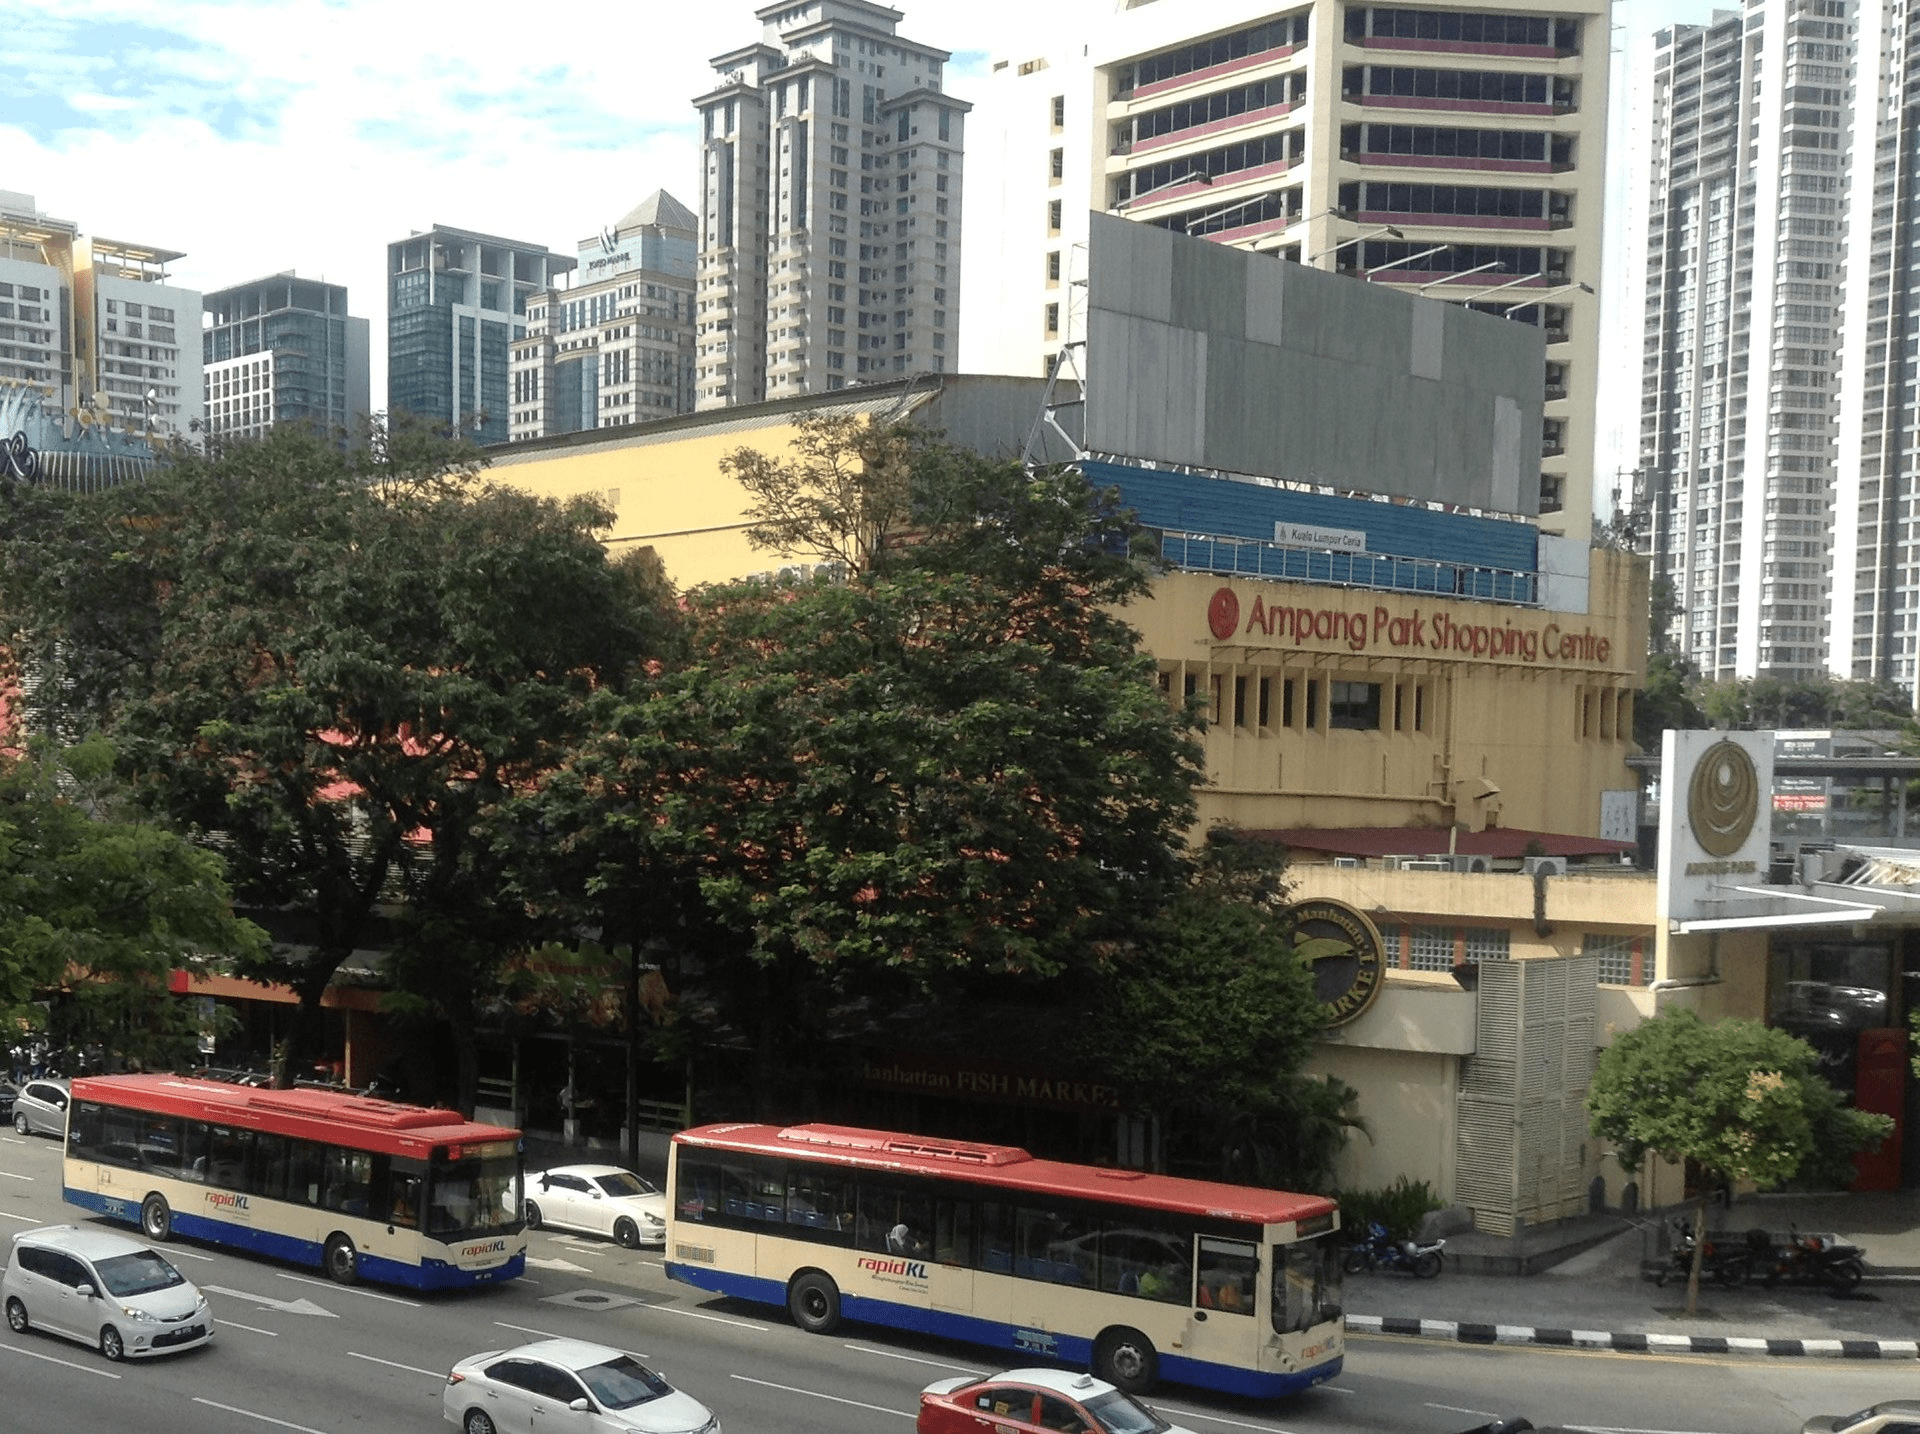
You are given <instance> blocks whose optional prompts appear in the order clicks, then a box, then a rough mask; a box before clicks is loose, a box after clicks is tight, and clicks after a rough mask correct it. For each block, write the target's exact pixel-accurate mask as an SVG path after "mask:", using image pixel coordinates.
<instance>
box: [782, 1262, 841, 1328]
mask: <svg viewBox="0 0 1920 1434" xmlns="http://www.w3.org/2000/svg"><path fill="white" fill-rule="evenodd" d="M787 1313H788V1314H790V1315H792V1316H793V1322H794V1323H795V1324H797V1325H799V1326H800V1328H802V1329H803V1330H805V1331H806V1332H807V1333H808V1334H832V1333H833V1332H834V1331H835V1330H836V1329H838V1328H839V1327H840V1290H839V1288H838V1287H837V1286H836V1285H835V1284H834V1283H833V1281H832V1280H830V1279H828V1278H827V1277H826V1276H825V1275H823V1274H821V1273H820V1272H819V1271H818V1270H809V1271H808V1272H807V1273H806V1274H804V1275H801V1276H799V1277H797V1278H796V1279H795V1280H794V1282H793V1283H792V1284H790V1285H788V1286H787Z"/></svg>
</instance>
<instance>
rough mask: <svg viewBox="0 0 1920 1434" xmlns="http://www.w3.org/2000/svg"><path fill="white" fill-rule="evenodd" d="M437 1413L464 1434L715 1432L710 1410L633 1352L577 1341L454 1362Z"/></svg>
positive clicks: (544, 1343) (548, 1341)
mask: <svg viewBox="0 0 1920 1434" xmlns="http://www.w3.org/2000/svg"><path fill="white" fill-rule="evenodd" d="M440 1409H441V1412H442V1413H443V1414H445V1415H446V1418H447V1422H448V1423H449V1424H453V1425H457V1426H458V1427H459V1428H460V1430H461V1431H462V1434H533V1431H534V1430H538V1429H560V1428H565V1429H577V1430H581V1431H583V1434H584V1431H591V1434H720V1421H719V1419H718V1418H716V1417H715V1416H714V1413H713V1411H712V1410H710V1409H708V1408H707V1406H706V1405H704V1404H702V1403H701V1402H700V1401H699V1400H697V1399H695V1398H694V1397H693V1396H692V1395H690V1394H682V1393H681V1392H680V1391H679V1390H677V1389H675V1388H674V1387H673V1386H672V1385H671V1384H669V1383H667V1381H666V1380H664V1379H662V1378H661V1377H660V1376H659V1375H657V1374H655V1373H654V1372H653V1371H652V1370H651V1369H648V1368H647V1367H646V1366H645V1365H644V1364H642V1363H641V1362H640V1361H639V1360H637V1359H635V1358H634V1357H633V1356H632V1355H630V1354H626V1353H623V1352H622V1351H620V1350H617V1349H612V1348H609V1347H608V1346H606V1345H604V1344H588V1343H587V1342H586V1341H584V1340H578V1339H543V1340H540V1341H538V1342H537V1343H534V1344H523V1345H521V1346H519V1347H518V1348H516V1349H495V1350H489V1351H488V1352H487V1353H485V1354H476V1355H474V1356H473V1357H472V1358H471V1359H463V1360H461V1361H460V1362H459V1363H458V1364H456V1365H454V1367H453V1371H452V1372H451V1373H450V1374H448V1375H447V1387H446V1389H445V1391H444V1392H443V1393H442V1394H441V1396H440Z"/></svg>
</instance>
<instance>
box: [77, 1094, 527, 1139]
mask: <svg viewBox="0 0 1920 1434" xmlns="http://www.w3.org/2000/svg"><path fill="white" fill-rule="evenodd" d="M73 1098H74V1099H75V1100H93V1101H99V1102H101V1103H102V1104H105V1105H114V1106H122V1107H126V1108H129V1109H132V1110H147V1111H153V1112H154V1113H155V1114H158V1115H177V1116H181V1117H184V1118H186V1119H189V1120H207V1121H213V1122H215V1123H217V1124H223V1125H239V1126H244V1127H246V1128H247V1129H249V1130H267V1131H271V1132H273V1133H274V1134H275V1135H291V1136H297V1137H299V1138H301V1139H303V1140H321V1141H327V1142H329V1143H331V1144H334V1145H346V1146H351V1147H352V1148H353V1149H355V1150H371V1151H376V1152H383V1153H385V1154H388V1155H412V1156H416V1157H424V1156H425V1154H426V1151H427V1149H428V1148H429V1147H431V1146H436V1145H482V1144H485V1143H487V1142H490V1141H496V1140H518V1139H519V1138H520V1132H519V1131H517V1130H507V1129H504V1128H503V1127H501V1126H497V1125H481V1124H479V1123H477V1122H475V1121H471V1120H468V1119H467V1118H466V1117H465V1116H463V1115H461V1114H460V1112H459V1111H457V1110H438V1109H435V1108H433V1107H430V1106H424V1105H400V1104H398V1103H396V1102H394V1101H390V1100H373V1099H370V1098H369V1097H367V1096H363V1095H348V1094H347V1093H346V1092H345V1091H338V1090H313V1089H299V1088H296V1089H294V1090H262V1089H260V1088H259V1087H257V1086H244V1085H230V1084H228V1083H227V1082H225V1081H217V1080H199V1079H196V1078H194V1077H192V1076H176V1075H121V1076H82V1077H80V1078H79V1079H77V1080H75V1081H74V1082H73Z"/></svg>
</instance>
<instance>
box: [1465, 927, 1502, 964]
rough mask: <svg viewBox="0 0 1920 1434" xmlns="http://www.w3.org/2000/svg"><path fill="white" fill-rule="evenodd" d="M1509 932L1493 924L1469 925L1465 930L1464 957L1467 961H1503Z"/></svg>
mask: <svg viewBox="0 0 1920 1434" xmlns="http://www.w3.org/2000/svg"><path fill="white" fill-rule="evenodd" d="M1510 935H1511V933H1509V932H1507V931H1504V930H1502V929H1500V928H1498V927H1494V926H1469V927H1468V928H1467V931H1466V941H1465V943H1464V944H1465V948H1466V958H1467V960H1469V961H1505V960H1506V959H1507V958H1508V956H1509V955H1511V954H1512V953H1511V952H1510V951H1509V950H1508V949H1507V948H1508V942H1509V939H1510Z"/></svg>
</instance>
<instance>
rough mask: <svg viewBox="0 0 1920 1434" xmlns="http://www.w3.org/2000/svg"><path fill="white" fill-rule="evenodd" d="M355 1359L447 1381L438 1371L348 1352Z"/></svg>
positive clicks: (352, 1351) (353, 1351)
mask: <svg viewBox="0 0 1920 1434" xmlns="http://www.w3.org/2000/svg"><path fill="white" fill-rule="evenodd" d="M347 1353H348V1354H349V1355H351V1356H352V1357H353V1358H355V1359H364V1360H366V1362H367V1363H368V1364H384V1365H386V1366H387V1368H389V1369H404V1370H406V1372H407V1373H408V1374H424V1375H426V1377H427V1378H428V1379H439V1380H445V1379H446V1377H447V1376H446V1375H445V1374H444V1373H442V1372H441V1371H440V1370H437V1369H422V1368H421V1367H420V1366H419V1365H417V1364H400V1363H397V1362H396V1361H394V1360H391V1359H381V1358H379V1357H378V1356H376V1355H371V1354H362V1353H360V1351H359V1350H357V1349H350V1350H348V1351H347Z"/></svg>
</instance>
